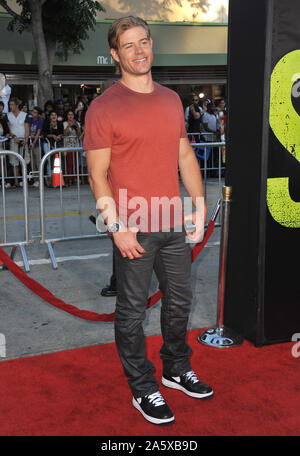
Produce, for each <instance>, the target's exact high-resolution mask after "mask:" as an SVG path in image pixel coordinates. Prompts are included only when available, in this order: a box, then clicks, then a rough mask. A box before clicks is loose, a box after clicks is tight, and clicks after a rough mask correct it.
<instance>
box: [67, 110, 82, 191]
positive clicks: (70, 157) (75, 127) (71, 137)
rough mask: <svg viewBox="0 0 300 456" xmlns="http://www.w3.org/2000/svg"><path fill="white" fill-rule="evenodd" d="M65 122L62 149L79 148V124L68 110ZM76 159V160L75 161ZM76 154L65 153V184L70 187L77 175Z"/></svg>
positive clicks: (72, 112) (77, 155) (77, 154)
mask: <svg viewBox="0 0 300 456" xmlns="http://www.w3.org/2000/svg"><path fill="white" fill-rule="evenodd" d="M65 119H66V120H65V121H64V123H63V128H64V147H79V138H80V135H81V129H80V124H79V122H77V121H76V120H75V114H74V111H72V110H70V111H68V112H67V114H66V117H65ZM77 157H78V160H77ZM78 161H79V153H78V152H72V151H68V152H67V175H68V176H67V184H68V185H72V184H73V182H75V181H76V180H77V178H76V177H75V175H76V174H78V166H77V165H78Z"/></svg>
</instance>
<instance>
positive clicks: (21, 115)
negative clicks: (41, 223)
mask: <svg viewBox="0 0 300 456" xmlns="http://www.w3.org/2000/svg"><path fill="white" fill-rule="evenodd" d="M19 104H20V101H19V100H18V98H12V99H11V100H10V102H9V109H10V112H9V113H8V114H7V117H8V127H9V131H10V134H11V136H12V138H11V140H10V149H11V150H13V151H14V152H17V153H19V154H20V155H21V156H23V155H24V150H25V146H27V143H28V138H29V123H30V120H29V117H28V114H26V112H23V111H20V110H19ZM24 158H25V157H24ZM25 160H26V158H25ZM9 162H10V164H11V165H12V166H13V170H14V176H15V186H16V187H18V186H19V182H18V177H19V176H20V169H19V160H18V159H17V158H16V157H14V156H10V157H9ZM22 185H23V182H20V186H22Z"/></svg>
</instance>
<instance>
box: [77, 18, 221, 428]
mask: <svg viewBox="0 0 300 456" xmlns="http://www.w3.org/2000/svg"><path fill="white" fill-rule="evenodd" d="M108 41H109V45H110V49H111V55H112V57H113V59H114V61H115V62H116V64H117V65H118V66H119V67H120V69H121V74H122V77H121V79H120V81H118V82H116V83H115V84H114V85H113V86H112V87H110V88H109V89H107V90H106V91H105V92H104V93H103V95H101V96H100V97H98V98H96V99H95V100H94V101H93V102H92V104H91V105H90V107H89V110H88V112H87V115H86V122H85V139H84V149H85V150H86V151H87V162H88V169H89V179H90V186H91V189H92V191H93V194H94V197H95V200H96V202H97V206H98V208H99V210H100V212H101V214H102V216H103V219H104V221H105V224H106V227H107V230H108V231H109V232H110V233H111V234H112V236H113V241H114V255H115V267H116V278H117V288H118V295H117V301H116V311H115V340H116V346H117V349H118V353H119V356H120V359H121V362H122V365H123V368H124V372H125V374H126V375H127V377H128V378H129V380H128V383H129V386H130V388H131V391H132V394H133V401H132V403H133V406H134V407H135V408H136V409H137V410H138V411H139V412H140V413H141V414H142V415H143V416H144V418H145V419H147V420H148V421H150V422H151V423H153V424H167V423H172V422H174V415H173V413H172V411H171V410H170V408H169V407H168V405H167V404H166V402H165V400H164V399H163V397H162V395H161V393H160V392H159V388H158V383H157V380H156V378H155V377H154V375H153V371H154V366H153V364H152V363H151V362H150V361H149V360H148V359H147V357H146V349H145V340H144V333H143V326H142V325H143V320H144V318H145V310H146V305H147V299H148V292H149V286H150V282H151V277H152V272H153V268H154V270H155V273H156V275H157V277H158V280H159V288H160V290H161V291H162V294H163V297H162V309H161V329H162V336H163V346H162V348H161V350H160V356H161V358H162V360H163V377H162V384H163V385H164V386H166V387H170V388H173V389H177V390H180V391H182V392H184V393H185V394H187V395H188V396H191V397H195V398H199V399H201V398H207V397H210V396H212V395H213V390H212V388H211V387H210V386H208V385H206V384H205V383H202V382H200V381H199V380H198V378H197V376H196V374H195V372H194V371H193V370H192V368H191V366H190V360H189V357H190V353H191V349H190V347H189V346H188V344H187V343H186V331H187V323H188V318H189V313H190V308H191V300H192V292H191V284H190V268H191V262H190V247H189V245H188V243H187V242H186V236H187V239H188V240H189V241H191V242H197V241H199V240H200V238H201V236H202V235H203V231H204V221H205V217H206V206H205V203H204V191H203V184H202V179H201V173H200V170H199V166H198V163H197V160H196V158H195V155H194V152H193V150H192V148H191V147H190V145H189V142H188V139H187V135H186V130H185V125H184V115H183V109H182V104H181V102H180V99H179V97H178V95H177V94H176V93H175V92H173V91H172V90H170V89H168V88H165V87H163V86H161V85H159V84H157V83H155V82H154V81H153V80H152V75H151V66H152V61H153V53H152V39H151V37H150V30H149V27H148V25H147V23H146V22H145V21H143V20H142V19H140V18H135V17H132V16H130V17H126V18H121V19H118V20H117V21H115V22H114V23H113V24H112V25H111V27H110V30H109V34H108ZM178 167H179V169H180V175H181V179H182V182H183V184H184V186H185V188H186V190H187V192H188V194H189V195H190V199H191V200H192V202H193V204H194V206H195V210H194V212H193V213H192V214H190V215H189V217H188V218H189V219H190V221H192V222H193V224H194V225H195V230H194V231H193V232H191V231H188V230H185V229H184V218H183V209H182V203H181V198H180V191H179V182H178Z"/></svg>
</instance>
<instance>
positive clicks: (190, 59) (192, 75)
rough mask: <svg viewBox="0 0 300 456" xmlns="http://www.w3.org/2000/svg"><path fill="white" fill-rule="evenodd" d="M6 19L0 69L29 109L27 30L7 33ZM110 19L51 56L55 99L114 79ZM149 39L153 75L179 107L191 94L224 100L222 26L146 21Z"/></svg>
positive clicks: (31, 64)
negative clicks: (81, 45)
mask: <svg viewBox="0 0 300 456" xmlns="http://www.w3.org/2000/svg"><path fill="white" fill-rule="evenodd" d="M9 20H10V18H9V16H8V15H7V14H1V15H0V34H1V41H0V65H1V66H0V68H1V72H3V73H5V74H6V76H7V80H8V83H9V85H10V86H11V87H12V96H17V97H18V98H20V99H21V100H22V101H25V102H28V104H29V106H33V105H34V104H36V103H37V65H36V55H35V48H34V43H33V40H32V36H31V34H30V33H28V32H24V33H23V34H22V35H20V34H19V33H17V32H15V33H12V32H9V31H8V30H7V25H8V22H9ZM111 22H112V20H97V25H96V29H95V32H90V36H89V39H88V40H87V41H86V42H85V49H84V51H83V52H82V53H81V54H79V55H70V56H69V57H68V59H67V60H66V61H64V60H63V58H60V57H56V60H55V62H54V71H53V85H54V97H55V99H58V98H63V99H64V100H68V101H71V102H74V101H75V99H76V98H77V96H78V95H81V94H86V95H88V96H92V93H94V92H98V93H101V89H102V85H103V83H104V82H105V81H107V80H110V79H117V78H118V77H119V76H118V75H116V74H115V68H114V65H113V62H112V59H111V57H110V54H109V48H108V45H107V32H108V28H109V26H110V24H111ZM148 23H149V25H150V29H151V34H152V38H153V46H154V47H153V50H154V65H153V77H154V80H156V81H157V82H159V83H161V84H164V85H166V86H168V87H171V88H173V89H174V90H175V91H177V92H178V93H179V95H180V96H181V99H182V102H183V104H184V105H187V104H189V103H190V98H191V92H193V91H194V92H196V93H201V92H202V93H204V94H205V96H206V97H208V98H220V97H222V96H226V93H225V87H226V86H225V84H226V71H227V30H228V27H227V25H226V24H224V23H222V24H219V23H192V22H154V21H148Z"/></svg>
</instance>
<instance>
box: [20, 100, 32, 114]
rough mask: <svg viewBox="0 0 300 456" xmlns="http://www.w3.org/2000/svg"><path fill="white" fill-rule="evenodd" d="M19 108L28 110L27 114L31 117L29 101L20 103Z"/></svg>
mask: <svg viewBox="0 0 300 456" xmlns="http://www.w3.org/2000/svg"><path fill="white" fill-rule="evenodd" d="M19 109H20V111H23V112H26V114H28V116H29V117H30V115H31V114H30V113H29V112H28V104H27V103H25V102H22V103H20V105H19Z"/></svg>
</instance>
